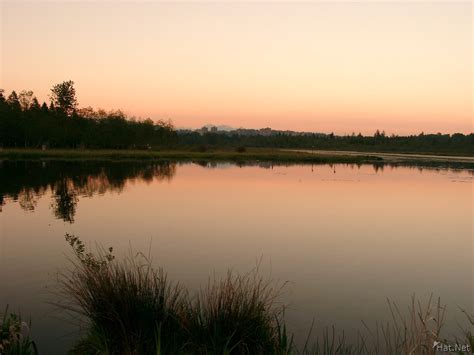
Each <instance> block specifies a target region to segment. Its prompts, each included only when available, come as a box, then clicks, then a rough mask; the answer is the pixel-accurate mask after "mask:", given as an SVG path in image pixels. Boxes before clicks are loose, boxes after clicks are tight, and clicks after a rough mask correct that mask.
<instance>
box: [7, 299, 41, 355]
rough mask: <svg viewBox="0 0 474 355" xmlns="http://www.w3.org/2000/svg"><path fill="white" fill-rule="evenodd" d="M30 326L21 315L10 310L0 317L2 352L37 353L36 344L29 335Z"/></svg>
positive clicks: (35, 354) (12, 353)
mask: <svg viewBox="0 0 474 355" xmlns="http://www.w3.org/2000/svg"><path fill="white" fill-rule="evenodd" d="M29 329H30V326H29V325H28V324H27V323H25V322H23V321H22V319H21V316H19V315H16V314H14V313H9V312H8V307H7V308H6V310H5V313H4V314H3V318H2V319H0V354H2V355H37V354H38V351H37V349H36V344H35V343H34V342H33V341H32V340H31V339H30V337H29Z"/></svg>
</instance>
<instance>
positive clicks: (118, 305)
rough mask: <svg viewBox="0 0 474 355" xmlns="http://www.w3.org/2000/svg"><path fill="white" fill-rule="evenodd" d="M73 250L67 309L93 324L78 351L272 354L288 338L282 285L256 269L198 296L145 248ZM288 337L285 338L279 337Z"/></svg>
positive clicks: (75, 241) (77, 246)
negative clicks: (121, 252)
mask: <svg viewBox="0 0 474 355" xmlns="http://www.w3.org/2000/svg"><path fill="white" fill-rule="evenodd" d="M66 240H67V242H68V243H69V244H70V245H71V247H72V249H73V252H74V255H75V257H74V258H73V259H72V260H71V262H72V268H71V269H69V270H67V271H65V272H63V273H62V275H61V278H60V286H61V287H60V288H61V294H62V295H63V296H64V297H63V299H64V300H68V301H66V302H63V303H61V304H59V305H60V306H61V307H62V308H63V309H66V310H69V311H72V312H74V313H77V314H80V315H82V316H85V317H86V318H87V320H88V321H89V323H90V324H89V332H88V334H86V336H85V337H84V338H83V339H82V340H81V341H80V342H79V343H77V344H76V345H75V347H74V349H73V350H72V352H71V353H73V354H97V353H101V354H102V353H103V354H268V353H280V352H279V350H280V348H281V346H282V344H283V346H285V344H286V343H285V341H286V339H285V334H282V329H281V328H280V324H281V322H282V310H283V306H282V305H277V304H276V303H275V302H274V301H275V299H276V298H277V296H278V292H279V290H280V289H275V288H273V286H272V283H271V282H270V281H264V280H263V279H262V278H261V277H260V276H259V275H258V271H257V270H255V271H254V272H252V273H249V274H245V275H234V274H232V273H229V274H228V275H227V277H226V278H224V279H223V280H217V279H214V280H213V281H212V282H211V281H210V282H209V284H208V286H207V287H206V288H204V289H203V290H201V292H200V293H199V294H198V295H197V296H196V297H189V294H188V292H187V291H186V290H185V289H184V288H183V287H182V286H181V285H179V284H175V283H172V282H171V281H169V280H168V278H167V276H166V274H165V273H164V271H163V270H162V269H161V268H159V269H154V268H153V267H152V266H151V262H150V260H149V259H148V258H146V257H145V256H144V255H143V254H141V253H138V254H135V255H133V254H132V253H130V255H129V256H128V257H127V258H125V259H124V260H122V261H120V262H117V261H115V260H114V259H115V258H114V256H113V254H112V252H113V250H112V248H110V249H108V250H104V249H102V248H98V252H97V253H96V254H93V253H89V252H86V250H85V249H86V248H85V246H84V243H83V242H82V241H81V240H80V239H79V238H78V237H76V236H74V235H69V234H66ZM282 340H283V342H282Z"/></svg>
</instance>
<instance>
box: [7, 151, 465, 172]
mask: <svg viewBox="0 0 474 355" xmlns="http://www.w3.org/2000/svg"><path fill="white" fill-rule="evenodd" d="M0 159H11V160H96V161H170V160H173V161H183V162H185V161H222V162H237V163H239V162H242V163H244V162H254V161H266V162H275V163H290V164H292V163H293V164H324V163H331V164H337V163H341V164H394V165H420V166H421V165H423V166H439V167H452V168H474V160H473V159H470V158H466V159H460V158H456V159H454V158H452V157H445V156H430V155H426V156H424V155H420V154H416V155H415V154H413V155H410V154H406V155H403V156H401V155H393V156H392V155H389V154H381V153H369V152H360V153H357V154H354V152H347V153H344V152H327V151H291V150H282V149H264V148H247V149H235V150H230V149H215V150H210V149H206V150H204V151H198V150H163V151H158V150H86V149H50V150H44V151H43V150H40V149H3V150H0Z"/></svg>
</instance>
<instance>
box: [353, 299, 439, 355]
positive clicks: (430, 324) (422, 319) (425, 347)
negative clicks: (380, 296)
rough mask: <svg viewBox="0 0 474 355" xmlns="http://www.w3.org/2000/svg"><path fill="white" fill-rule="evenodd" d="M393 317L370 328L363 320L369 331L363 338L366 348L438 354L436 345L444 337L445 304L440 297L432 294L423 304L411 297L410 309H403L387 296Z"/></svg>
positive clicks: (396, 352)
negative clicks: (442, 331) (436, 297)
mask: <svg viewBox="0 0 474 355" xmlns="http://www.w3.org/2000/svg"><path fill="white" fill-rule="evenodd" d="M387 304H388V309H389V310H390V315H391V319H390V321H388V322H386V323H385V324H380V323H376V326H375V329H370V328H369V327H368V326H367V324H365V323H363V324H364V326H365V328H366V330H367V331H368V333H369V337H368V339H370V340H371V341H370V342H366V341H365V338H364V337H363V336H362V335H361V338H362V339H363V344H364V347H363V350H365V352H369V353H370V352H373V353H377V354H379V353H380V354H382V353H384V354H435V352H436V351H435V349H434V348H433V344H434V342H435V341H444V342H446V340H443V339H441V329H442V327H443V322H444V315H445V311H446V306H445V305H442V304H441V301H440V299H439V298H438V299H437V300H436V301H434V300H433V296H432V295H431V296H430V298H429V299H428V302H427V303H426V304H425V305H423V304H422V303H421V302H420V301H417V300H416V298H415V296H414V295H413V296H412V299H411V304H410V306H409V307H408V310H407V312H402V311H400V309H399V307H398V306H397V304H396V303H395V302H393V301H390V300H388V299H387Z"/></svg>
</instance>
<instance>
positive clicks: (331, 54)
mask: <svg viewBox="0 0 474 355" xmlns="http://www.w3.org/2000/svg"><path fill="white" fill-rule="evenodd" d="M0 9H1V18H0V20H1V26H0V30H1V39H2V41H1V45H0V51H1V53H0V54H1V56H0V60H1V61H0V70H1V71H0V87H2V88H4V89H6V91H7V94H8V93H9V91H11V90H13V89H15V90H17V91H21V90H24V89H31V90H33V91H34V92H35V94H36V95H37V96H38V98H39V99H40V100H48V93H49V89H50V88H51V87H52V85H53V84H55V83H57V82H61V81H63V80H69V79H71V80H74V81H75V83H76V89H77V92H78V99H79V104H80V106H82V107H85V106H92V107H95V108H99V107H100V108H104V109H112V108H120V109H123V110H124V111H125V112H126V113H128V114H130V115H135V116H141V117H143V118H145V117H150V118H152V119H155V120H157V119H171V120H172V121H173V122H174V123H175V125H176V126H177V127H189V128H197V127H200V126H202V125H204V124H207V123H213V124H225V125H230V126H232V127H235V128H238V127H248V128H260V127H267V126H269V127H272V128H275V129H291V130H305V131H317V132H331V131H334V132H336V133H338V134H345V133H351V132H356V133H358V132H362V133H364V134H372V133H373V132H374V131H375V130H376V129H380V130H385V131H386V132H387V133H389V134H390V133H397V134H411V133H419V132H421V131H424V132H434V133H436V132H443V133H454V132H463V133H470V132H472V112H473V111H472V107H473V106H472V104H473V94H472V34H473V32H472V24H473V19H472V4H471V3H470V2H468V1H467V2H432V3H430V2H416V3H415V2H404V1H399V2H382V3H381V2H373V1H372V2H370V1H367V2H302V3H289V2H280V3H273V2H241V3H239V2H214V3H202V2H141V1H127V2H105V1H93V2H86V1H81V2H66V1H63V2H59V1H58V2H43V1H36V2H23V1H9V0H6V1H3V2H1V3H0Z"/></svg>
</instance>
